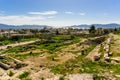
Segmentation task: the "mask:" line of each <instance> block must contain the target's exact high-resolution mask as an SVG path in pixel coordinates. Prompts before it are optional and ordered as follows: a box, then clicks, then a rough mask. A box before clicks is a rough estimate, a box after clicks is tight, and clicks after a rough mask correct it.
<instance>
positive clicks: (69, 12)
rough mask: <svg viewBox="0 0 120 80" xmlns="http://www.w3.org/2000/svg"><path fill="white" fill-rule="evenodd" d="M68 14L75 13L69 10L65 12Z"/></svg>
mask: <svg viewBox="0 0 120 80" xmlns="http://www.w3.org/2000/svg"><path fill="white" fill-rule="evenodd" d="M65 13H66V14H73V12H71V11H68V12H65Z"/></svg>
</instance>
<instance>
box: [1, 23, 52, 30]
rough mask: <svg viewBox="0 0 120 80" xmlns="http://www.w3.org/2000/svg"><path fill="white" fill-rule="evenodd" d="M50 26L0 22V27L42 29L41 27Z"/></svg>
mask: <svg viewBox="0 0 120 80" xmlns="http://www.w3.org/2000/svg"><path fill="white" fill-rule="evenodd" d="M44 27H46V28H51V26H46V25H18V26H17V25H16V26H15V25H6V24H0V29H42V28H44Z"/></svg>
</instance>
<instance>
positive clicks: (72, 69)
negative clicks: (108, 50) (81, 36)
mask: <svg viewBox="0 0 120 80" xmlns="http://www.w3.org/2000/svg"><path fill="white" fill-rule="evenodd" d="M95 46H96V45H91V46H90V47H89V48H88V49H87V51H86V53H85V55H80V56H78V57H77V58H76V59H70V60H69V61H67V62H65V63H63V64H59V65H55V66H52V67H50V69H51V71H52V72H53V73H55V74H63V75H65V74H67V73H81V72H87V70H85V68H87V67H89V66H93V65H94V63H92V62H86V61H85V60H84V57H85V56H86V55H88V54H89V52H90V51H92V50H93V49H94V48H95ZM84 61H85V62H84ZM94 67H95V66H94ZM91 68H92V67H91ZM82 69H84V71H82ZM90 70H93V68H92V69H90ZM88 72H91V71H88ZM94 72H95V71H94Z"/></svg>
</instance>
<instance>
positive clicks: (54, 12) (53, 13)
mask: <svg viewBox="0 0 120 80" xmlns="http://www.w3.org/2000/svg"><path fill="white" fill-rule="evenodd" d="M57 13H58V12H57V11H45V12H28V14H33V15H55V14H57Z"/></svg>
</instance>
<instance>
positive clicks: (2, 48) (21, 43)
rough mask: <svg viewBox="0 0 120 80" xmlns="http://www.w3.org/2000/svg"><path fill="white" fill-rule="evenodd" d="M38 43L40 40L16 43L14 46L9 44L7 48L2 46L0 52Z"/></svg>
mask: <svg viewBox="0 0 120 80" xmlns="http://www.w3.org/2000/svg"><path fill="white" fill-rule="evenodd" d="M37 41H39V40H34V41H27V42H20V43H14V44H9V45H5V46H0V50H5V49H7V47H15V46H22V45H27V44H32V43H35V42H37Z"/></svg>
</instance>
